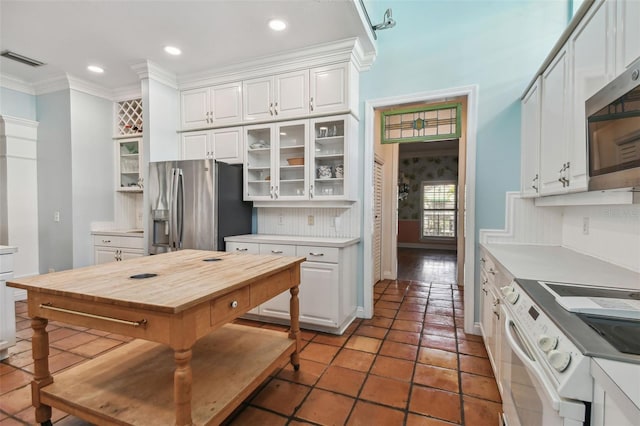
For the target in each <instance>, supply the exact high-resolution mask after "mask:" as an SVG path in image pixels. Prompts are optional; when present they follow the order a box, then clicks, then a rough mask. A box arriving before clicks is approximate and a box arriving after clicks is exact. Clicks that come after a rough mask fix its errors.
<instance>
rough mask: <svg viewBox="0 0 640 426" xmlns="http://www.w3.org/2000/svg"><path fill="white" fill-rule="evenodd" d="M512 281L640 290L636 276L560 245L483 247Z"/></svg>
mask: <svg viewBox="0 0 640 426" xmlns="http://www.w3.org/2000/svg"><path fill="white" fill-rule="evenodd" d="M483 246H484V247H485V248H486V249H487V250H488V251H489V253H490V254H491V255H492V256H494V257H495V258H496V260H497V261H498V262H500V264H502V266H504V267H505V268H506V269H507V270H509V272H511V274H513V276H514V277H516V278H524V279H532V280H541V281H558V282H566V283H575V284H584V285H597V286H605V287H617V288H630V289H635V290H638V289H640V273H638V272H634V271H632V270H630V269H626V268H622V267H620V266H616V265H613V264H611V263H608V262H605V261H603V260H600V259H596V258H595V257H591V256H587V255H584V254H580V253H578V252H575V251H573V250H570V249H567V248H564V247H560V246H545V245H528V244H486V245H483Z"/></svg>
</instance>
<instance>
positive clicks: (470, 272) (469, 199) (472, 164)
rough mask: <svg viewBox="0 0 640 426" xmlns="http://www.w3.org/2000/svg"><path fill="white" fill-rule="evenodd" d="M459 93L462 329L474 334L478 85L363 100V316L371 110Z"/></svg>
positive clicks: (369, 248)
mask: <svg viewBox="0 0 640 426" xmlns="http://www.w3.org/2000/svg"><path fill="white" fill-rule="evenodd" d="M459 96H466V97H467V129H466V139H467V159H466V186H465V188H464V191H465V215H464V218H465V219H464V222H465V223H464V237H465V248H464V250H465V257H464V263H465V264H464V295H465V297H464V312H465V315H464V331H465V332H466V333H474V332H475V327H474V317H475V312H474V306H475V292H474V287H475V241H476V236H475V235H476V231H475V217H476V215H475V211H476V208H475V196H476V131H477V126H478V86H477V85H472V86H463V87H456V88H451V89H443V90H434V91H430V92H421V93H412V94H409V95H399V96H391V97H387V98H380V99H373V100H368V101H365V103H364V114H365V121H364V198H363V210H364V220H363V264H364V271H363V283H364V292H363V296H364V300H363V304H364V306H363V309H364V316H365V317H366V318H371V317H372V316H373V286H372V285H371V281H372V279H373V276H372V275H373V263H372V262H373V201H374V193H373V191H374V188H373V187H374V182H373V162H374V153H375V150H374V143H375V141H374V135H375V132H374V122H375V109H377V108H384V107H388V106H393V105H399V104H408V103H417V102H434V101H441V100H443V99H446V98H453V97H459Z"/></svg>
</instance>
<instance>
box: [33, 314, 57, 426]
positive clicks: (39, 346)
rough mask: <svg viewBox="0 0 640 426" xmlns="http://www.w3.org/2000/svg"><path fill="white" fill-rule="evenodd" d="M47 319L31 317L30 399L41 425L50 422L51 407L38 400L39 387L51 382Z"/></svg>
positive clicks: (37, 420)
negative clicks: (31, 363)
mask: <svg viewBox="0 0 640 426" xmlns="http://www.w3.org/2000/svg"><path fill="white" fill-rule="evenodd" d="M48 322H49V321H48V320H47V319H45V318H37V317H36V318H32V319H31V328H32V329H33V338H32V339H31V351H32V353H33V380H32V381H31V401H32V404H33V406H34V407H35V409H36V422H38V423H41V424H43V425H50V424H51V407H50V406H48V405H44V404H42V403H41V402H40V389H41V388H43V387H45V386H47V385H49V384H51V383H53V377H52V376H51V373H50V372H49V333H47V324H48Z"/></svg>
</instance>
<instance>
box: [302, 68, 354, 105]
mask: <svg viewBox="0 0 640 426" xmlns="http://www.w3.org/2000/svg"><path fill="white" fill-rule="evenodd" d="M310 78H311V98H310V109H311V112H312V113H313V114H322V113H336V112H345V111H347V110H349V92H348V90H349V84H348V82H349V65H348V64H338V65H331V66H326V67H319V68H314V69H312V70H311V72H310Z"/></svg>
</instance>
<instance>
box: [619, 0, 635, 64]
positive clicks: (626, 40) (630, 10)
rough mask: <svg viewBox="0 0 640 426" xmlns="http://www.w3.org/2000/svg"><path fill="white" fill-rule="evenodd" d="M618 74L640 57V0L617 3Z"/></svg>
mask: <svg viewBox="0 0 640 426" xmlns="http://www.w3.org/2000/svg"><path fill="white" fill-rule="evenodd" d="M616 5H617V10H616V15H617V16H616V17H617V19H616V28H617V31H616V37H617V39H616V58H617V61H616V75H618V74H620V73H621V72H622V71H624V70H625V69H626V68H627V67H628V66H629V65H630V64H631V63H632V62H633V61H634V60H636V59H637V58H638V57H640V1H637V0H627V1H618V2H617V3H616Z"/></svg>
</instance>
